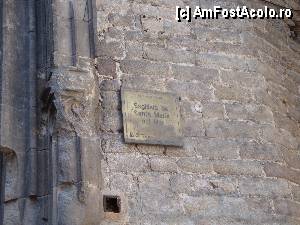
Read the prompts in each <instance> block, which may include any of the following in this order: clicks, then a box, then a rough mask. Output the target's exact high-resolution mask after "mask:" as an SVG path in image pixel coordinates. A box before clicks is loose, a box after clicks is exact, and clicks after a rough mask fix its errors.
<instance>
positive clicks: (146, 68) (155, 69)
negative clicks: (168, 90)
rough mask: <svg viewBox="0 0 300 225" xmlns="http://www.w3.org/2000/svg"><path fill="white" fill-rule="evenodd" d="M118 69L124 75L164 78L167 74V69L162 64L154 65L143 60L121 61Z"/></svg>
mask: <svg viewBox="0 0 300 225" xmlns="http://www.w3.org/2000/svg"><path fill="white" fill-rule="evenodd" d="M120 69H121V71H122V72H124V73H126V74H132V75H151V76H159V77H165V76H167V75H168V73H169V67H168V66H167V65H166V64H163V63H154V62H149V61H145V60H139V61H136V60H123V61H121V63H120Z"/></svg>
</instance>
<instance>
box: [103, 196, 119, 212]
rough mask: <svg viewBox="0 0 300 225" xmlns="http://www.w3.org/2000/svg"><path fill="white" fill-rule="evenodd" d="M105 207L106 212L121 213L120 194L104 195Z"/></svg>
mask: <svg viewBox="0 0 300 225" xmlns="http://www.w3.org/2000/svg"><path fill="white" fill-rule="evenodd" d="M103 208H104V212H112V213H120V212H121V198H120V197H119V196H113V195H104V196H103Z"/></svg>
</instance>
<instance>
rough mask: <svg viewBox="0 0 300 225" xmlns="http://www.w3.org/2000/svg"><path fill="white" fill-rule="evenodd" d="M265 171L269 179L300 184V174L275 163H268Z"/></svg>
mask: <svg viewBox="0 0 300 225" xmlns="http://www.w3.org/2000/svg"><path fill="white" fill-rule="evenodd" d="M264 171H265V173H266V175H267V176H268V177H278V178H283V179H286V180H289V181H291V182H294V183H296V184H300V176H299V174H300V172H299V171H298V170H293V169H290V168H287V167H285V166H281V165H279V164H275V163H266V164H265V166H264Z"/></svg>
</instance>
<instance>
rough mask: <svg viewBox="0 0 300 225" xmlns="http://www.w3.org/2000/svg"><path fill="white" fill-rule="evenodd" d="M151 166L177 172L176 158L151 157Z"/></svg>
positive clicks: (155, 169)
mask: <svg viewBox="0 0 300 225" xmlns="http://www.w3.org/2000/svg"><path fill="white" fill-rule="evenodd" d="M149 163H150V168H151V170H153V171H158V172H171V173H172V172H173V173H174V172H177V170H178V169H177V165H176V160H175V159H172V158H169V157H151V158H150V160H149Z"/></svg>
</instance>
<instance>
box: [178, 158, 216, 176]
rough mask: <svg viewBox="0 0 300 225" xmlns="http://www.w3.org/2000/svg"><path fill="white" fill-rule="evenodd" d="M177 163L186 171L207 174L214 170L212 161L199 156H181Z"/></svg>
mask: <svg viewBox="0 0 300 225" xmlns="http://www.w3.org/2000/svg"><path fill="white" fill-rule="evenodd" d="M177 165H178V167H179V168H180V169H181V170H182V171H184V172H191V173H197V174H207V173H211V172H212V171H213V167H212V162H210V161H207V160H199V159H197V158H181V159H179V160H178V161H177Z"/></svg>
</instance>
